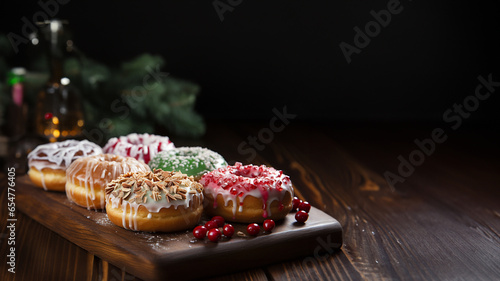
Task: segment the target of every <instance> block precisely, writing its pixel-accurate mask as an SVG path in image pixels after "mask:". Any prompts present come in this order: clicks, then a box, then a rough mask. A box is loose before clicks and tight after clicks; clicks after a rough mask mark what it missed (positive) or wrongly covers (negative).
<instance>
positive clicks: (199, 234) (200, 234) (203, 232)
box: [193, 225, 207, 239]
mask: <svg viewBox="0 0 500 281" xmlns="http://www.w3.org/2000/svg"><path fill="white" fill-rule="evenodd" d="M193 235H194V237H196V238H198V239H203V238H205V236H207V228H206V227H204V226H203V225H198V226H197V227H195V228H194V230H193Z"/></svg>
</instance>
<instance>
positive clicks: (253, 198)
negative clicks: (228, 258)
mask: <svg viewBox="0 0 500 281" xmlns="http://www.w3.org/2000/svg"><path fill="white" fill-rule="evenodd" d="M200 183H201V184H202V185H203V187H204V194H205V200H206V202H207V203H206V204H205V210H206V211H207V213H208V214H210V215H212V216H214V215H218V216H222V217H224V219H226V220H228V221H233V222H244V223H252V222H263V221H264V220H266V219H273V220H279V219H283V218H284V217H285V216H286V215H287V214H288V213H289V212H290V211H291V210H292V198H293V186H292V182H291V181H290V177H288V176H287V175H284V174H283V172H282V171H279V170H276V169H274V168H271V167H266V166H265V165H262V166H254V165H246V166H243V165H242V164H241V163H239V162H237V163H236V164H235V165H234V166H227V167H224V168H219V169H216V170H214V171H211V172H208V173H206V174H205V175H203V176H202V177H201V179H200Z"/></svg>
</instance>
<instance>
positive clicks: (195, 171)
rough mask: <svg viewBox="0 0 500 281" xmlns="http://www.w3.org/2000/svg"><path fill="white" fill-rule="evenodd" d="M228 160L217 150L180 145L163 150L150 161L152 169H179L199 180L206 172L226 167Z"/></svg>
mask: <svg viewBox="0 0 500 281" xmlns="http://www.w3.org/2000/svg"><path fill="white" fill-rule="evenodd" d="M226 166H227V163H226V160H224V158H223V157H222V156H221V155H220V154H219V153H217V152H214V151H212V150H210V149H207V148H201V147H179V148H174V149H171V150H167V151H162V152H160V153H158V154H156V155H155V157H153V159H151V161H150V162H149V167H150V168H151V170H154V169H161V170H164V171H178V172H181V173H184V174H186V175H188V176H193V177H194V179H195V180H199V179H200V178H201V176H202V175H203V174H205V173H206V172H210V171H213V170H215V169H217V168H221V167H226Z"/></svg>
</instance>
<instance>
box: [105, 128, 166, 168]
mask: <svg viewBox="0 0 500 281" xmlns="http://www.w3.org/2000/svg"><path fill="white" fill-rule="evenodd" d="M173 148H175V146H174V143H173V142H172V141H170V139H169V138H168V137H164V136H157V135H150V134H136V133H133V134H129V135H127V136H121V137H119V138H111V139H110V140H109V141H108V142H107V143H106V145H105V146H104V148H103V150H104V153H111V154H116V155H121V156H127V157H132V158H135V159H137V160H142V161H144V162H145V163H146V164H148V163H149V161H150V160H151V159H152V158H153V157H154V156H155V155H156V154H157V153H158V152H160V151H164V150H169V149H173Z"/></svg>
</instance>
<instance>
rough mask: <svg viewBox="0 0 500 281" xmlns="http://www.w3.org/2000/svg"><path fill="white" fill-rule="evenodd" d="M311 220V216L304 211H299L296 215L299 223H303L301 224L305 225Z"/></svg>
mask: <svg viewBox="0 0 500 281" xmlns="http://www.w3.org/2000/svg"><path fill="white" fill-rule="evenodd" d="M308 218H309V214H308V213H306V212H304V211H298V212H297V213H296V214H295V219H296V220H297V221H298V222H301V223H304V222H305V221H306V220H307V219H308Z"/></svg>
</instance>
